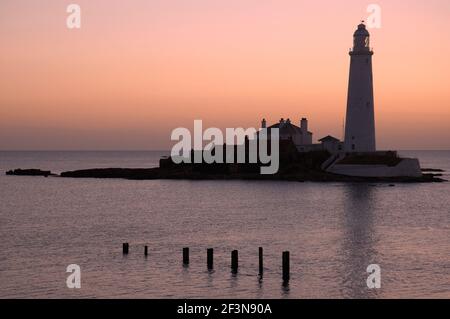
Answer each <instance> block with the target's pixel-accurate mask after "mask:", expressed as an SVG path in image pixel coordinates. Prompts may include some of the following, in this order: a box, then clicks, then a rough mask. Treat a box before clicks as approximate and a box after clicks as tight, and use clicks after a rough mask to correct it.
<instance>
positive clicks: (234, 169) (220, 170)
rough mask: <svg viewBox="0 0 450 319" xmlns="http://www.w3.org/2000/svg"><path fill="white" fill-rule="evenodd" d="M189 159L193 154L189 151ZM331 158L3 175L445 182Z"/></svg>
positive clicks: (283, 153)
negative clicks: (345, 168)
mask: <svg viewBox="0 0 450 319" xmlns="http://www.w3.org/2000/svg"><path fill="white" fill-rule="evenodd" d="M192 156H193V152H192ZM330 156H332V155H331V154H330V153H329V152H327V151H312V152H307V153H300V152H296V151H295V147H293V145H292V144H289V143H282V144H280V169H279V171H278V172H277V173H276V174H273V175H261V174H260V167H261V165H262V164H261V163H257V164H248V163H245V164H227V163H221V164H218V163H214V164H206V163H201V164H195V163H192V164H190V163H181V164H175V163H174V161H173V160H172V158H171V157H164V158H161V159H160V163H159V167H155V168H92V169H83V170H75V171H67V172H62V173H61V174H60V175H56V174H52V173H51V172H50V171H41V170H37V169H27V170H21V169H16V170H13V171H8V172H7V175H21V176H23V175H29V176H59V177H63V178H105V179H107V178H121V179H131V180H156V179H178V180H268V181H296V182H307V181H310V182H352V183H353V182H371V183H372V182H381V183H432V182H445V181H446V180H444V179H442V178H440V176H441V175H442V174H433V173H431V172H442V170H439V169H426V171H427V172H423V174H421V176H415V177H411V176H385V177H382V176H379V177H364V176H347V175H341V174H335V173H331V172H328V171H327V170H326V164H327V161H328V160H329V158H330ZM401 161H402V159H401V158H400V157H398V156H397V154H396V152H390V153H386V154H385V155H384V156H382V155H379V154H378V155H376V154H375V153H374V156H373V157H372V158H370V157H369V156H368V155H367V154H366V155H364V156H362V157H358V156H347V157H345V158H344V159H343V160H341V161H340V163H339V164H340V165H355V164H358V165H374V164H376V165H386V167H390V166H391V167H393V166H395V165H397V164H398V163H400V162H401Z"/></svg>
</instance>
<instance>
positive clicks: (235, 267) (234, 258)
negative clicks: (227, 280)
mask: <svg viewBox="0 0 450 319" xmlns="http://www.w3.org/2000/svg"><path fill="white" fill-rule="evenodd" d="M231 271H232V272H233V273H237V271H238V251H237V250H233V251H232V252H231Z"/></svg>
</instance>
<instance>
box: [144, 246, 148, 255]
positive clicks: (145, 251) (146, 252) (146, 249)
mask: <svg viewBox="0 0 450 319" xmlns="http://www.w3.org/2000/svg"><path fill="white" fill-rule="evenodd" d="M144 255H145V256H148V247H147V246H145V247H144Z"/></svg>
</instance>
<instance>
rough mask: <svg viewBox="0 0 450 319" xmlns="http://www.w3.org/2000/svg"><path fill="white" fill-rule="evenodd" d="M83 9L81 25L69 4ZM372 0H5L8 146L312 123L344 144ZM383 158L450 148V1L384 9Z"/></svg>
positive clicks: (4, 130) (379, 118) (136, 143)
mask: <svg viewBox="0 0 450 319" xmlns="http://www.w3.org/2000/svg"><path fill="white" fill-rule="evenodd" d="M70 3H78V4H79V5H80V6H81V9H82V27H81V29H80V30H70V29H67V28H66V18H67V16H68V14H67V13H66V7H67V5H68V4H70ZM370 3H373V2H372V1H361V0H349V1H348V0H347V1H334V0H329V1H312V0H308V1H301V0H270V1H269V0H245V1H243V0H226V1H225V0H158V1H157V0H153V1H152V0H129V1H122V0H117V1H114V0H71V1H62V0H60V1H54V0H40V1H34V0H29V1H25V0H1V2H0V39H1V40H0V41H1V48H0V70H1V71H0V93H1V94H0V149H3V150H6V149H98V150H103V149H169V148H170V147H171V145H173V143H172V142H171V141H170V133H171V131H172V129H174V128H176V127H179V126H182V127H188V128H191V127H192V126H193V120H194V119H202V120H203V121H204V127H206V126H215V127H220V128H224V127H239V126H242V127H255V126H258V125H259V123H260V120H261V119H262V118H263V117H265V118H266V119H268V121H269V122H275V121H278V120H279V118H281V117H284V118H288V117H289V118H291V119H292V120H293V121H294V122H298V121H299V119H300V118H301V117H304V116H306V117H308V118H309V120H310V129H311V131H313V133H314V139H315V140H317V139H319V138H321V137H323V136H325V135H327V134H332V135H335V136H337V137H339V138H340V137H342V122H343V118H344V116H345V107H346V95H347V84H348V83H347V82H348V69H349V56H348V49H349V48H350V47H351V45H352V34H353V32H354V30H355V28H356V25H357V24H358V23H359V20H361V19H365V18H366V17H367V16H368V13H366V8H367V6H368V4H370ZM376 3H378V4H379V5H380V6H381V8H382V28H381V29H371V30H369V31H370V32H371V35H372V39H371V41H372V42H371V46H373V47H374V51H375V55H374V58H373V59H374V60H373V65H374V81H375V111H376V125H377V144H378V148H379V149H388V148H389V149H450V61H449V57H450V41H449V40H450V19H448V17H449V16H450V15H449V14H450V1H448V0H428V1H425V0H423V1H419V0H415V1H407V2H406V1H403V0H398V1H393V0H385V1H378V2H376Z"/></svg>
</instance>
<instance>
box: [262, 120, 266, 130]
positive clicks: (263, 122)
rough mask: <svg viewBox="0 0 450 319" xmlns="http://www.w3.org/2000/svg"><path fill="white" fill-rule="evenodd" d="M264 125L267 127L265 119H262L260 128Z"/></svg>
mask: <svg viewBox="0 0 450 319" xmlns="http://www.w3.org/2000/svg"><path fill="white" fill-rule="evenodd" d="M266 127H267V122H266V119H263V120H262V121H261V128H266Z"/></svg>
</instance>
